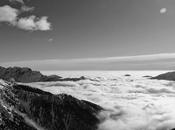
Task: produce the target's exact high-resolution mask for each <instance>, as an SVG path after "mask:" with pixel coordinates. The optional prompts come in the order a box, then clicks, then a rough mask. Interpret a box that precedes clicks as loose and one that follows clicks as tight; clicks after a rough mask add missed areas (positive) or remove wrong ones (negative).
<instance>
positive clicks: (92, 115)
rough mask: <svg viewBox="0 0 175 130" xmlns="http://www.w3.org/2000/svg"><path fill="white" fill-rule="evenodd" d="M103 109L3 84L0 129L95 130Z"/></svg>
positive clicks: (84, 102) (33, 89) (89, 103)
mask: <svg viewBox="0 0 175 130" xmlns="http://www.w3.org/2000/svg"><path fill="white" fill-rule="evenodd" d="M101 110H102V108H101V107H100V106H98V105H96V104H93V103H91V102H88V101H84V100H78V99H76V98H74V97H72V96H70V95H66V94H60V95H53V94H51V93H49V92H45V91H42V90H40V89H36V88H32V87H29V86H24V85H18V84H15V85H11V84H9V83H5V84H0V130H96V129H97V124H98V123H99V119H98V118H97V116H96V115H97V114H98V112H100V111H101Z"/></svg>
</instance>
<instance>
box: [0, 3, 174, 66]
mask: <svg viewBox="0 0 175 130" xmlns="http://www.w3.org/2000/svg"><path fill="white" fill-rule="evenodd" d="M174 34H175V1H174V0H0V63H1V64H4V63H8V64H9V63H19V62H20V63H21V62H23V63H24V62H30V63H31V64H32V63H34V62H32V61H35V63H36V61H38V62H41V61H44V62H49V61H50V60H53V59H54V60H55V59H56V60H57V61H59V63H60V60H61V61H65V63H67V60H69V61H72V60H76V59H79V60H81V59H83V61H85V60H86V59H92V61H93V59H94V58H95V59H96V58H100V59H101V58H102V59H104V60H105V59H106V58H110V57H125V56H127V57H128V56H131V57H133V56H139V55H148V57H149V55H153V56H154V55H156V54H157V55H158V56H159V54H161V55H164V54H165V55H166V56H167V57H169V56H170V57H171V55H172V54H173V53H175V49H174V48H175V44H174V43H175V36H174ZM167 54H170V55H167ZM114 59H115V58H114ZM151 61H152V60H151ZM172 61H174V59H173V60H172ZM172 61H171V62H172ZM161 62H163V61H162V59H161ZM71 63H72V62H71ZM117 63H118V61H117ZM142 63H144V62H142ZM36 64H38V63H36ZM47 64H48V63H47ZM9 65H13V64H9ZM15 65H18V64H15ZM24 65H25V64H24ZM27 65H28V64H27ZM33 65H34V64H33ZM56 65H58V64H57V63H56V64H55V66H56ZM63 66H64V65H63ZM88 66H90V65H87V68H84V69H88ZM94 66H96V65H94ZM110 66H111V65H110ZM112 66H115V65H112ZM47 67H49V66H47ZM47 67H45V68H47ZM37 68H39V67H37ZM58 68H59V69H61V67H58ZM76 68H79V65H77V63H76ZM80 68H83V67H80ZM92 68H93V67H92ZM96 68H98V67H96ZM112 68H114V69H115V67H112ZM119 68H120V67H119ZM126 68H127V69H129V68H128V67H126ZM126 68H124V69H126ZM134 68H136V67H134ZM140 68H142V67H140ZM160 68H161V67H160ZM66 69H68V68H66ZM70 69H71V67H70ZM93 69H95V68H93ZM103 69H105V67H103ZM107 69H110V67H107ZM131 69H132V67H131ZM143 69H144V67H143Z"/></svg>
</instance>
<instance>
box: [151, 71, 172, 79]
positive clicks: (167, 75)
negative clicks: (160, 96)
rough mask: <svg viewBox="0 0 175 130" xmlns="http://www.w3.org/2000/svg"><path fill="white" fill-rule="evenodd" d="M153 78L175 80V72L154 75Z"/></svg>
mask: <svg viewBox="0 0 175 130" xmlns="http://www.w3.org/2000/svg"><path fill="white" fill-rule="evenodd" d="M151 79H158V80H170V81H175V72H167V73H164V74H160V75H158V76H155V77H152V78H151Z"/></svg>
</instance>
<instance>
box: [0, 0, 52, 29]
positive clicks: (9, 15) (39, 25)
mask: <svg viewBox="0 0 175 130" xmlns="http://www.w3.org/2000/svg"><path fill="white" fill-rule="evenodd" d="M9 1H10V2H19V3H21V4H22V6H21V8H20V9H17V8H13V7H11V6H9V5H4V6H0V22H4V23H8V24H9V25H12V26H14V27H18V28H19V29H23V30H29V31H37V30H40V31H48V30H50V29H51V23H50V22H49V21H48V17H47V16H42V17H37V16H35V15H31V16H27V17H20V18H19V14H22V13H23V12H29V11H33V10H34V7H28V6H26V5H25V4H24V1H23V0H9Z"/></svg>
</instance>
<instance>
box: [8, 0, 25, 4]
mask: <svg viewBox="0 0 175 130" xmlns="http://www.w3.org/2000/svg"><path fill="white" fill-rule="evenodd" d="M9 2H19V3H21V4H24V1H23V0H9Z"/></svg>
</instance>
